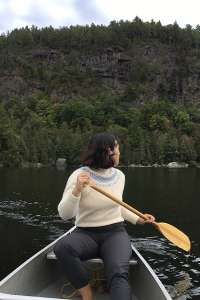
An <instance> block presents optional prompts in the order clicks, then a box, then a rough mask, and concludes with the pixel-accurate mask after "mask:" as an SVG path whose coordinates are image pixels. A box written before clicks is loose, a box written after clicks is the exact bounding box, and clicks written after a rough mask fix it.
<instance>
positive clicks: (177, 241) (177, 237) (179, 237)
mask: <svg viewBox="0 0 200 300" xmlns="http://www.w3.org/2000/svg"><path fill="white" fill-rule="evenodd" d="M89 186H90V187H91V188H92V189H94V190H96V191H97V192H99V193H101V194H103V195H104V196H106V197H108V198H109V199H111V200H113V201H114V202H116V203H117V204H119V205H121V206H123V207H125V208H126V209H128V210H129V211H131V212H133V213H135V214H136V215H137V216H139V217H141V218H142V219H144V220H148V218H147V217H146V216H145V215H144V214H142V213H141V212H139V211H138V210H137V209H135V208H133V207H132V206H130V205H128V204H127V203H125V202H122V201H121V200H119V199H117V198H115V197H114V196H113V195H111V194H109V193H107V192H106V191H104V190H102V189H101V188H99V187H97V186H96V185H94V184H93V183H92V182H90V183H89ZM152 225H154V226H155V227H156V228H157V229H158V230H159V231H160V232H161V233H162V234H163V235H164V236H165V237H166V238H167V239H168V240H169V241H171V242H172V243H173V244H174V245H176V246H178V247H179V248H181V249H183V250H185V251H189V250H190V248H191V242H190V239H189V238H188V236H187V235H186V234H184V233H183V232H181V231H180V230H179V229H177V228H176V227H174V226H172V225H170V224H167V223H157V222H155V221H154V222H152Z"/></svg>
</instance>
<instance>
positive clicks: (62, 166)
mask: <svg viewBox="0 0 200 300" xmlns="http://www.w3.org/2000/svg"><path fill="white" fill-rule="evenodd" d="M56 168H57V169H58V170H65V169H66V159H65V158H58V159H57V161H56Z"/></svg>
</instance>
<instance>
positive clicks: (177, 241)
mask: <svg viewBox="0 0 200 300" xmlns="http://www.w3.org/2000/svg"><path fill="white" fill-rule="evenodd" d="M156 226H157V227H158V229H159V230H160V232H161V233H162V234H163V235H164V236H165V237H166V238H167V239H168V240H169V241H170V242H172V243H173V244H174V245H176V246H178V247H179V248H181V249H183V250H185V251H190V248H191V243H190V239H189V238H188V236H187V235H186V234H185V233H183V232H182V231H180V230H179V229H177V228H176V227H174V226H173V225H170V224H167V223H162V222H161V223H156Z"/></svg>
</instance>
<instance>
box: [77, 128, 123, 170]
mask: <svg viewBox="0 0 200 300" xmlns="http://www.w3.org/2000/svg"><path fill="white" fill-rule="evenodd" d="M118 142H119V139H118V137H116V136H115V135H114V134H111V133H106V132H103V133H97V134H95V135H94V136H93V137H92V138H91V139H90V141H89V144H88V147H87V150H86V151H85V153H84V154H83V155H82V157H81V162H82V165H84V166H88V167H91V168H94V169H108V168H110V167H113V166H114V160H113V159H112V156H113V154H112V153H110V150H111V151H113V150H114V148H115V146H116V145H117V144H118Z"/></svg>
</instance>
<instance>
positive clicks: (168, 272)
mask: <svg viewBox="0 0 200 300" xmlns="http://www.w3.org/2000/svg"><path fill="white" fill-rule="evenodd" d="M122 170H123V172H124V173H125V174H126V186H125V191H124V200H125V201H126V202H127V203H129V204H130V205H132V206H134V207H135V208H137V209H138V210H140V211H142V212H149V213H152V214H153V215H155V216H156V218H157V221H163V222H167V223H170V224H172V225H174V226H176V227H178V228H179V229H181V230H182V231H183V232H185V233H186V234H187V235H188V236H189V237H190V239H191V241H192V250H191V252H190V253H189V254H188V253H186V252H184V251H182V250H180V249H178V248H177V247H174V246H173V245H171V244H170V243H169V242H168V241H167V240H166V239H165V238H163V236H161V234H159V232H158V231H157V230H156V229H155V228H152V226H151V225H145V226H139V225H138V226H134V225H131V224H127V230H128V232H129V234H130V236H131V237H132V238H133V240H134V243H135V245H136V246H137V247H138V249H139V250H141V252H142V254H143V255H144V257H145V258H146V259H147V260H148V262H149V263H150V265H151V266H152V267H153V269H154V270H155V271H156V273H157V274H158V276H159V278H160V279H161V280H162V282H163V283H164V285H165V286H166V287H167V289H168V290H169V292H170V294H171V295H172V297H173V299H179V300H186V299H195V300H197V299H200V229H199V224H200V217H199V214H200V200H199V197H200V184H199V183H200V169H165V168H158V169H154V168H124V169H122ZM70 172H71V170H67V171H58V170H55V169H45V168H44V169H21V170H19V169H18V170H13V169H0V236H1V247H0V279H2V278H3V277H4V276H6V275H7V274H8V273H9V272H11V271H12V270H13V269H14V268H16V267H17V266H18V265H19V264H21V263H22V262H23V261H24V260H26V259H27V258H29V257H30V256H31V255H33V254H34V253H35V252H37V251H38V250H40V249H41V248H42V247H44V246H45V245H47V244H48V243H49V242H51V241H52V240H54V239H55V238H57V237H58V236H60V235H61V234H62V233H64V232H65V231H66V230H67V229H69V228H70V227H71V226H72V224H71V223H70V222H63V221H62V220H60V218H59V217H58V215H57V204H58V202H59V200H60V198H61V196H62V193H63V190H64V186H65V182H66V180H67V177H68V175H69V174H70ZM155 300H159V299H155Z"/></svg>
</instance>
